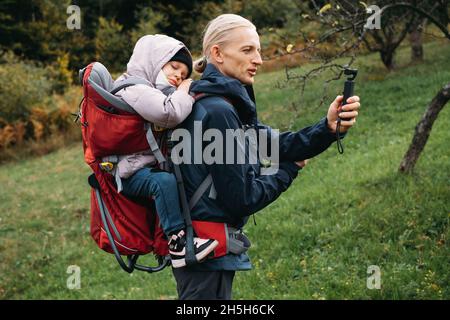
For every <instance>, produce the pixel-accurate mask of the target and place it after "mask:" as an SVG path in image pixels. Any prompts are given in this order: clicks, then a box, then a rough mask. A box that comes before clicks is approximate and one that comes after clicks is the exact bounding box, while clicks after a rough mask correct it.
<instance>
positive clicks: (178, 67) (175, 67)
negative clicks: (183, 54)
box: [162, 61, 189, 87]
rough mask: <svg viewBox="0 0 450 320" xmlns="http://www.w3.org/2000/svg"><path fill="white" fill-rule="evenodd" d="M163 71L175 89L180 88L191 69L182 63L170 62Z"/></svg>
mask: <svg viewBox="0 0 450 320" xmlns="http://www.w3.org/2000/svg"><path fill="white" fill-rule="evenodd" d="M162 71H163V72H164V74H165V75H166V77H167V80H168V81H169V83H170V84H171V85H173V86H175V87H178V86H179V85H180V84H181V82H182V81H183V80H185V79H186V77H187V75H188V72H189V69H188V67H187V66H186V65H185V64H184V63H182V62H179V61H169V62H167V63H166V64H165V65H164V67H163V68H162Z"/></svg>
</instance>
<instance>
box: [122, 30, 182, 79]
mask: <svg viewBox="0 0 450 320" xmlns="http://www.w3.org/2000/svg"><path fill="white" fill-rule="evenodd" d="M181 48H186V46H185V45H184V44H183V43H182V42H181V41H178V40H176V39H174V38H172V37H169V36H166V35H162V34H156V35H147V36H143V37H142V38H140V39H139V40H138V41H137V42H136V45H135V46H134V50H133V54H132V55H131V58H130V61H129V62H128V64H127V74H128V75H130V76H137V77H141V78H144V79H146V80H148V81H150V82H151V83H152V84H155V81H156V77H157V76H158V73H159V72H160V71H161V69H162V67H163V66H164V65H165V64H166V63H167V62H169V60H170V59H171V58H172V57H173V56H174V55H175V53H177V52H178V50H180V49H181ZM186 50H188V49H187V48H186ZM188 52H189V50H188Z"/></svg>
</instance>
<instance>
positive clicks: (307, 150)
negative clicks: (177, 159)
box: [173, 14, 360, 299]
mask: <svg viewBox="0 0 450 320" xmlns="http://www.w3.org/2000/svg"><path fill="white" fill-rule="evenodd" d="M203 54H204V56H205V57H204V58H203V59H201V60H200V61H199V62H197V63H196V66H195V68H196V70H197V71H200V72H201V71H203V76H202V78H201V80H199V81H197V82H194V83H193V85H192V86H191V92H193V93H196V94H198V93H205V94H208V95H210V96H207V97H205V98H203V99H201V100H198V101H197V102H196V103H195V104H194V107H193V111H192V113H191V114H190V116H189V117H188V118H187V119H186V120H185V121H184V122H183V123H182V124H181V125H180V128H183V129H185V130H187V131H188V132H189V133H190V135H191V136H192V137H195V136H196V134H195V133H196V132H195V131H196V130H198V129H197V128H199V127H201V129H202V135H201V136H203V133H204V132H206V131H207V130H209V129H213V130H216V132H220V133H221V135H222V136H223V137H226V136H227V131H229V130H238V129H241V128H253V129H266V130H267V131H268V132H269V135H270V134H271V133H272V131H271V129H270V128H269V127H267V126H264V125H262V124H261V123H259V122H258V119H257V116H256V106H255V102H254V97H253V91H252V89H251V85H252V84H253V82H254V77H255V75H256V73H257V69H258V67H259V66H260V65H261V64H262V59H261V55H260V42H259V36H258V33H257V32H256V28H255V26H254V25H253V24H252V23H251V22H250V21H248V20H247V19H245V18H243V17H240V16H238V15H234V14H224V15H221V16H219V17H217V18H216V19H214V20H212V21H211V22H210V23H209V24H208V26H207V28H206V31H205V34H204V39H203ZM348 102H349V104H347V105H346V106H344V107H343V111H342V113H341V114H340V116H341V118H346V119H350V120H346V121H342V122H341V132H342V133H343V134H344V133H345V132H346V131H347V130H348V129H349V128H350V127H351V126H352V125H353V124H354V123H355V119H356V117H357V115H358V109H359V107H360V104H359V98H358V97H356V96H355V97H352V98H350V99H349V101H348ZM341 103H342V97H337V98H336V99H335V100H334V101H333V103H332V104H331V105H330V108H329V110H328V114H327V117H326V118H323V119H322V120H321V121H319V122H318V123H317V124H315V125H313V126H311V127H307V128H304V129H302V130H300V131H298V132H285V133H281V134H280V135H279V146H278V151H279V166H278V170H276V172H275V173H273V174H271V175H263V174H261V171H262V167H261V164H260V162H259V161H258V162H257V163H250V162H249V161H248V160H249V158H250V157H251V155H250V154H248V151H247V149H245V148H244V149H245V150H246V154H245V159H246V161H245V163H243V164H242V163H240V162H238V161H235V162H234V163H228V162H226V161H225V160H224V161H222V162H216V163H212V164H207V163H206V162H205V161H202V163H196V162H195V158H196V157H198V155H196V154H195V152H196V149H195V143H199V141H197V142H195V141H194V139H195V138H194V139H192V140H191V141H190V143H191V144H192V147H191V150H193V152H192V154H191V159H190V163H184V164H181V166H180V168H181V171H182V175H183V179H184V184H185V187H186V194H187V197H188V199H190V198H192V196H193V194H194V193H195V191H196V190H197V188H198V187H199V185H200V184H201V183H202V182H203V181H204V180H205V178H206V177H208V175H211V177H212V185H211V187H210V189H209V190H208V191H207V192H205V193H204V194H203V195H202V196H201V198H200V199H199V200H198V202H197V203H196V205H195V206H194V207H193V208H192V210H191V217H192V220H201V221H214V222H224V223H227V225H229V226H233V227H234V228H237V229H240V228H242V227H243V226H244V225H245V224H246V222H247V220H248V217H249V216H250V215H251V214H254V213H256V212H257V211H259V210H261V209H262V208H264V207H266V206H267V205H269V204H270V203H271V202H273V201H274V200H275V199H277V198H278V196H279V195H280V194H281V193H282V192H284V191H285V190H286V189H287V188H288V187H289V186H290V184H291V183H292V181H293V179H294V178H295V177H296V176H297V174H298V171H299V170H300V169H301V168H302V167H303V166H304V165H305V164H306V159H309V158H312V157H314V156H316V155H318V154H320V153H321V152H323V151H324V150H326V149H327V148H328V147H329V146H330V145H331V144H332V143H333V142H334V141H335V137H336V123H337V120H338V116H339V111H338V110H339V106H340V105H341ZM199 125H200V126H199ZM197 138H199V137H198V135H197ZM200 139H201V137H200ZM200 145H202V150H200V152H202V154H203V151H204V148H205V147H206V144H204V143H203V144H202V143H201V142H200ZM239 150H242V148H241V149H240V148H238V147H237V146H234V150H232V151H234V154H235V155H236V153H237V152H239ZM229 151H230V150H229V149H227V148H223V155H222V159H227V152H229ZM197 152H198V150H197ZM235 160H236V158H235ZM211 189H214V190H211ZM213 191H215V192H213ZM214 193H215V195H214ZM249 269H251V263H250V259H249V257H248V255H247V254H246V253H245V252H244V253H241V254H233V253H228V254H226V255H224V256H222V257H219V258H215V259H209V260H207V261H205V262H203V263H201V264H197V265H193V266H189V267H185V268H179V269H173V274H174V276H175V279H176V281H177V290H178V294H179V298H180V299H231V289H232V283H233V278H234V275H235V271H237V270H249Z"/></svg>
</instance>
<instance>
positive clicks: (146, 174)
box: [122, 168, 185, 236]
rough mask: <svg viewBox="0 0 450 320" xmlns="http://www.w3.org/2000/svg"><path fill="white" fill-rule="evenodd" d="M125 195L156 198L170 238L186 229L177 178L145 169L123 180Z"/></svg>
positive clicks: (158, 209)
mask: <svg viewBox="0 0 450 320" xmlns="http://www.w3.org/2000/svg"><path fill="white" fill-rule="evenodd" d="M122 184H123V191H122V192H123V194H125V195H129V196H134V197H150V196H154V198H155V205H156V211H157V212H158V217H159V220H160V221H161V227H162V229H163V230H164V233H165V234H166V235H167V236H169V235H170V234H172V233H174V232H177V231H179V230H181V229H184V228H185V223H184V219H183V216H182V213H181V210H180V204H179V199H178V188H177V181H176V179H175V176H174V175H173V174H171V173H168V172H165V171H161V170H158V169H153V168H143V169H140V170H139V171H137V172H136V173H135V174H133V175H132V176H131V177H129V178H128V179H123V180H122Z"/></svg>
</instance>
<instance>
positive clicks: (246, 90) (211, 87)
mask: <svg viewBox="0 0 450 320" xmlns="http://www.w3.org/2000/svg"><path fill="white" fill-rule="evenodd" d="M191 91H192V92H194V93H208V94H212V95H218V96H223V97H225V98H227V99H228V100H230V101H231V102H232V103H233V106H234V107H235V109H236V111H237V113H238V116H239V118H240V119H241V121H242V122H243V123H244V124H250V125H254V124H256V121H257V120H256V119H257V117H256V104H255V100H254V94H253V87H252V86H245V85H243V84H242V83H241V82H240V81H239V80H237V79H234V78H231V77H227V76H225V75H224V74H222V73H221V72H220V71H219V70H218V69H217V68H216V66H214V65H213V64H211V63H209V64H208V65H207V66H206V69H205V71H204V72H203V76H202V78H201V79H200V80H198V81H195V82H194V83H193V84H192V86H191Z"/></svg>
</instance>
